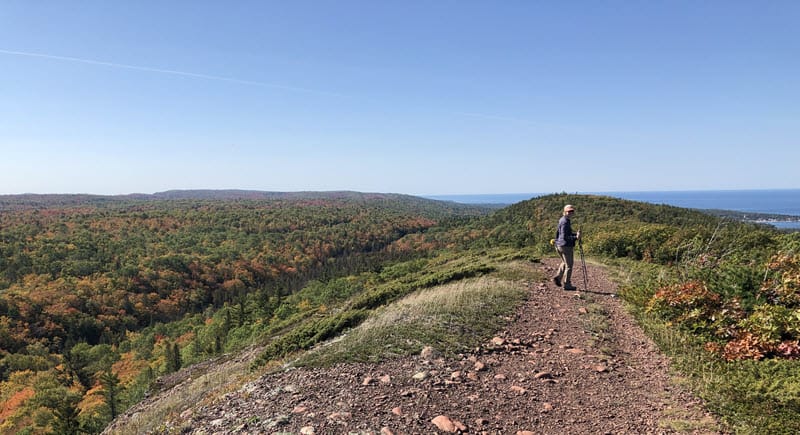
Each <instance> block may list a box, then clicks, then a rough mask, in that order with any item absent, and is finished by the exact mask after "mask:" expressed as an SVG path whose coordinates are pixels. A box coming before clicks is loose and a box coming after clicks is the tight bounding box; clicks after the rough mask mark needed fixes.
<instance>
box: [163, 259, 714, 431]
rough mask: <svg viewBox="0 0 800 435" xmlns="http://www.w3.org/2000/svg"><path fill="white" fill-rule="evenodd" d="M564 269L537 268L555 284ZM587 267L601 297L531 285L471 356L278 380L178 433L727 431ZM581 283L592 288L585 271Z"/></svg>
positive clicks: (193, 417) (185, 423) (178, 426)
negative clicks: (512, 312) (675, 378)
mask: <svg viewBox="0 0 800 435" xmlns="http://www.w3.org/2000/svg"><path fill="white" fill-rule="evenodd" d="M555 265H556V260H554V259H545V260H544V262H543V263H541V264H537V265H533V266H532V267H538V268H541V269H544V271H545V275H546V276H550V275H552V270H553V269H554V266H555ZM587 266H588V274H589V276H588V278H589V283H590V286H589V290H590V292H579V293H580V294H581V297H578V296H576V292H569V291H564V290H562V289H561V288H558V287H555V285H554V284H553V283H551V282H532V283H529V284H528V285H529V288H530V296H529V298H528V300H527V301H526V303H525V304H524V306H522V307H520V309H519V310H518V312H517V314H516V316H515V317H514V318H513V319H511V321H510V322H509V326H508V328H507V329H506V330H505V331H503V332H502V333H500V334H498V336H497V337H495V338H494V339H493V340H492V341H491V342H489V343H486V344H485V345H483V346H481V347H480V348H478V349H475V351H474V352H472V353H471V354H468V355H463V357H461V358H458V359H455V360H450V359H447V360H446V359H443V358H439V357H437V356H436V355H427V354H426V353H424V352H423V354H422V355H418V356H414V357H412V358H407V359H403V360H398V361H391V362H387V363H381V364H347V365H340V366H337V367H333V368H327V369H311V370H306V369H298V370H292V371H288V372H284V373H277V374H273V375H269V376H265V377H263V378H261V379H259V380H258V381H255V382H252V383H250V384H248V385H246V386H244V387H243V388H241V389H240V390H238V391H235V392H232V393H229V394H226V395H225V396H224V398H223V400H220V401H218V402H217V403H215V404H212V405H208V406H204V405H200V406H197V407H196V408H194V409H190V410H189V411H185V412H183V413H182V414H181V418H180V420H179V421H177V422H174V423H173V424H171V426H172V428H173V431H174V432H176V433H196V434H223V433H224V434H230V433H236V434H262V433H263V434H275V433H284V434H312V433H314V434H350V433H358V434H366V433H369V434H383V435H389V434H438V433H448V432H450V433H457V432H458V433H462V432H463V433H470V434H661V433H720V431H719V429H718V426H717V424H716V423H715V421H714V419H713V418H712V417H710V416H709V415H708V414H707V413H706V412H705V410H704V409H703V406H702V403H701V402H700V401H699V400H697V399H696V398H694V397H693V396H692V395H690V394H688V393H687V392H686V391H685V390H684V389H682V388H681V387H679V386H677V385H676V384H675V383H674V382H673V381H672V380H671V378H670V374H669V368H668V361H667V359H666V358H665V357H663V356H662V355H660V354H659V353H658V352H657V350H656V349H655V347H654V345H653V344H652V342H651V341H650V340H649V339H648V338H647V337H646V336H645V335H644V334H643V333H642V331H641V330H640V329H639V328H638V327H637V326H636V325H635V323H634V322H633V320H632V319H631V318H630V316H629V315H627V314H626V313H625V311H624V309H623V308H622V306H621V303H620V301H619V299H618V298H616V297H615V293H616V286H615V285H614V284H613V283H611V282H610V281H609V279H608V277H607V276H606V274H605V273H604V271H603V269H602V268H600V267H599V266H594V265H591V264H589V265H587ZM573 282H574V283H575V284H576V285H578V286H579V288H582V287H583V285H582V284H583V275H582V271H580V270H577V271H576V272H575V274H574V276H573ZM434 420H435V421H436V423H434Z"/></svg>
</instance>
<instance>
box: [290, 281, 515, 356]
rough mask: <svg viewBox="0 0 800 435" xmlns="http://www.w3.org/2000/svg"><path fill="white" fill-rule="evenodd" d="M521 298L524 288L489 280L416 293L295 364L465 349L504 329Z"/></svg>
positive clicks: (380, 311)
mask: <svg viewBox="0 0 800 435" xmlns="http://www.w3.org/2000/svg"><path fill="white" fill-rule="evenodd" d="M524 297H525V288H524V286H523V285H522V284H521V283H514V282H509V281H505V280H500V279H497V278H491V277H481V278H477V279H470V280H464V281H458V282H453V283H449V284H446V285H442V286H438V287H434V288H431V289H427V290H424V291H420V292H417V293H414V294H412V295H410V296H407V297H405V298H404V299H402V300H400V301H398V302H396V303H394V304H392V305H389V306H387V307H385V308H383V309H381V310H379V311H378V312H377V313H376V314H375V315H374V316H372V317H371V318H370V319H368V320H367V321H365V322H364V323H362V324H361V325H360V326H358V327H357V328H355V329H354V330H352V331H351V332H349V333H348V334H346V335H345V336H343V337H341V338H340V339H339V340H337V341H335V342H333V343H330V344H329V345H327V346H323V347H321V348H319V349H317V350H315V351H314V352H311V353H309V355H308V356H306V357H304V358H303V359H301V360H300V361H298V363H299V364H308V365H327V364H332V363H335V362H341V361H379V360H381V359H385V358H392V357H397V356H404V355H408V354H411V353H416V352H419V351H420V350H421V349H422V348H423V347H424V346H433V347H434V348H437V349H438V350H440V351H442V352H445V353H454V352H458V351H460V350H463V349H468V348H470V347H472V346H474V345H476V344H477V343H479V342H480V341H481V340H483V339H485V338H486V337H487V336H488V335H490V334H492V333H494V332H496V331H497V330H498V329H500V328H501V327H502V325H503V322H504V318H503V315H506V314H509V313H510V312H512V311H513V307H515V306H516V305H517V304H518V303H519V301H521V300H522V299H523V298H524Z"/></svg>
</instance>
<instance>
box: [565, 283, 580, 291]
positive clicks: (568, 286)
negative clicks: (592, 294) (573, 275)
mask: <svg viewBox="0 0 800 435" xmlns="http://www.w3.org/2000/svg"><path fill="white" fill-rule="evenodd" d="M564 290H577V288H576V287H575V286H574V285H572V284H570V283H566V284H564Z"/></svg>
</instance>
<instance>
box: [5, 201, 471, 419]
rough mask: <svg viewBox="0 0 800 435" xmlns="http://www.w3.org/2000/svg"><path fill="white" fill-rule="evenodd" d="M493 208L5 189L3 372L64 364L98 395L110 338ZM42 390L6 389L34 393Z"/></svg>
mask: <svg viewBox="0 0 800 435" xmlns="http://www.w3.org/2000/svg"><path fill="white" fill-rule="evenodd" d="M483 213H486V211H485V210H483V209H481V208H478V207H464V206H459V205H456V204H453V203H443V202H438V201H431V200H425V199H421V198H414V197H410V196H405V195H391V194H360V193H355V192H331V193H315V192H304V193H290V194H281V193H269V192H266V193H264V192H246V191H221V192H215V191H202V192H195V191H192V192H185V191H174V192H165V193H164V194H157V195H154V196H147V197H145V196H135V197H122V198H119V197H96V196H87V195H26V196H21V197H8V196H6V197H2V198H0V380H2V381H4V382H6V383H8V382H17V383H19V384H20V385H24V384H25V382H28V381H30V379H28V381H20V380H18V378H19V377H20V376H23V374H25V376H27V377H30V376H32V374H30V373H31V371H32V373H36V374H37V375H36V376H41V374H42V373H47V372H52V373H53V376H55V377H56V378H57V377H59V376H60V377H61V378H62V381H63V382H62V383H63V386H64V387H65V388H66V389H67V390H69V391H74V392H75V393H76V395H83V396H84V397H83V401H82V402H81V403H82V404H85V403H84V402H85V401H86V399H87V397H86V395H87V394H88V392H90V391H91V390H92V389H93V388H96V386H97V383H98V382H100V377H99V374H98V373H100V372H101V371H102V370H100V368H101V367H102V366H105V369H106V370H108V369H109V368H110V364H111V363H113V362H114V361H107V362H106V364H100V366H97V367H93V369H97V370H96V371H92V370H89V369H87V368H86V367H85V364H84V363H85V361H87V360H93V358H92V356H91V354H92V352H100V353H101V354H102V353H104V352H103V351H99V350H98V349H103V350H104V351H106V353H107V351H108V350H109V349H110V348H109V346H111V347H115V348H116V347H118V346H119V345H120V343H123V342H126V341H129V340H130V337H131V334H132V333H136V332H137V331H141V330H142V329H143V328H148V327H153V326H154V325H158V324H167V323H170V322H174V321H179V320H181V319H185V318H187V316H191V315H195V314H198V313H207V314H208V313H212V312H214V311H215V310H216V309H218V308H220V307H223V306H225V305H235V304H237V303H243V301H245V300H246V299H247V298H248V297H249V298H250V299H249V300H258V301H261V305H262V306H261V307H260V308H262V309H264V310H267V309H269V308H270V305H269V304H270V303H273V302H274V301H276V300H280V298H282V297H285V296H287V295H289V294H291V293H293V292H294V291H296V290H298V289H299V288H301V287H302V286H303V285H304V284H305V283H307V282H308V281H310V280H312V279H325V278H330V277H333V276H340V275H346V274H349V273H354V272H358V271H360V270H362V269H365V268H370V267H375V265H377V264H380V263H381V262H385V261H387V260H389V259H396V258H402V257H404V256H407V255H410V253H411V252H412V251H413V250H414V244H413V243H411V242H408V241H407V242H404V243H398V241H399V240H400V239H403V238H404V237H405V236H411V235H415V234H420V233H421V232H423V231H424V230H426V229H428V228H430V227H431V226H433V225H434V224H435V223H436V222H437V221H439V220H442V219H447V218H456V217H459V216H461V217H466V216H474V215H479V214H483ZM411 240H413V239H411ZM414 255H416V254H414ZM209 310H210V311H209ZM157 345H158V343H152V346H151V347H157ZM218 346H221V345H218ZM211 347H212V348H213V345H211ZM216 350H217V351H219V350H220V349H219V348H217V349H216ZM170 351H171V352H172V353H173V357H172V358H175V356H174V354H175V351H177V348H176V349H171V350H170ZM147 353H149V352H144V354H147ZM210 353H213V349H212V350H211V352H210ZM145 356H147V355H145ZM134 359H136V358H134ZM101 360H102V359H101ZM140 365H141V364H140ZM171 365H172V368H175V366H176V364H174V363H172V364H171ZM177 365H178V366H179V365H180V364H177ZM76 366H77V367H76ZM59 367H61V368H59ZM141 367H143V366H141ZM141 367H140V368H141ZM87 370H88V371H87ZM64 378H66V379H68V380H64ZM70 380H77V381H78V382H77V383H71V382H72V381H70ZM29 387H30V386H29ZM28 391H30V390H27V389H22V390H19V391H17V395H11V396H9V397H6V396H8V395H4V397H2V399H3V401H4V402H5V403H6V404H8V403H9V402H8V401H9V400H12V399H15V398H16V399H15V400H17V401H18V402H20V404H21V403H23V402H26V401H25V400H21V399H20V396H19V395H18V394H20V393H21V394H23V396H25V397H27V395H30V393H29V392H28ZM40 391H41V389H37V388H34V389H33V392H34V393H39V392H40ZM48 406H49V405H47V404H45V406H44V408H48ZM9 412H11V410H10V411H9ZM53 412H56V411H53ZM55 415H57V412H56V414H55ZM45 420H46V419H45Z"/></svg>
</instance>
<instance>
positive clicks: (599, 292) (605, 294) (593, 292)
mask: <svg viewBox="0 0 800 435" xmlns="http://www.w3.org/2000/svg"><path fill="white" fill-rule="evenodd" d="M578 291H579V292H581V293H591V294H593V295H603V296H614V297H617V296H619V295H618V294H616V293H612V292H601V291H595V290H578Z"/></svg>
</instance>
